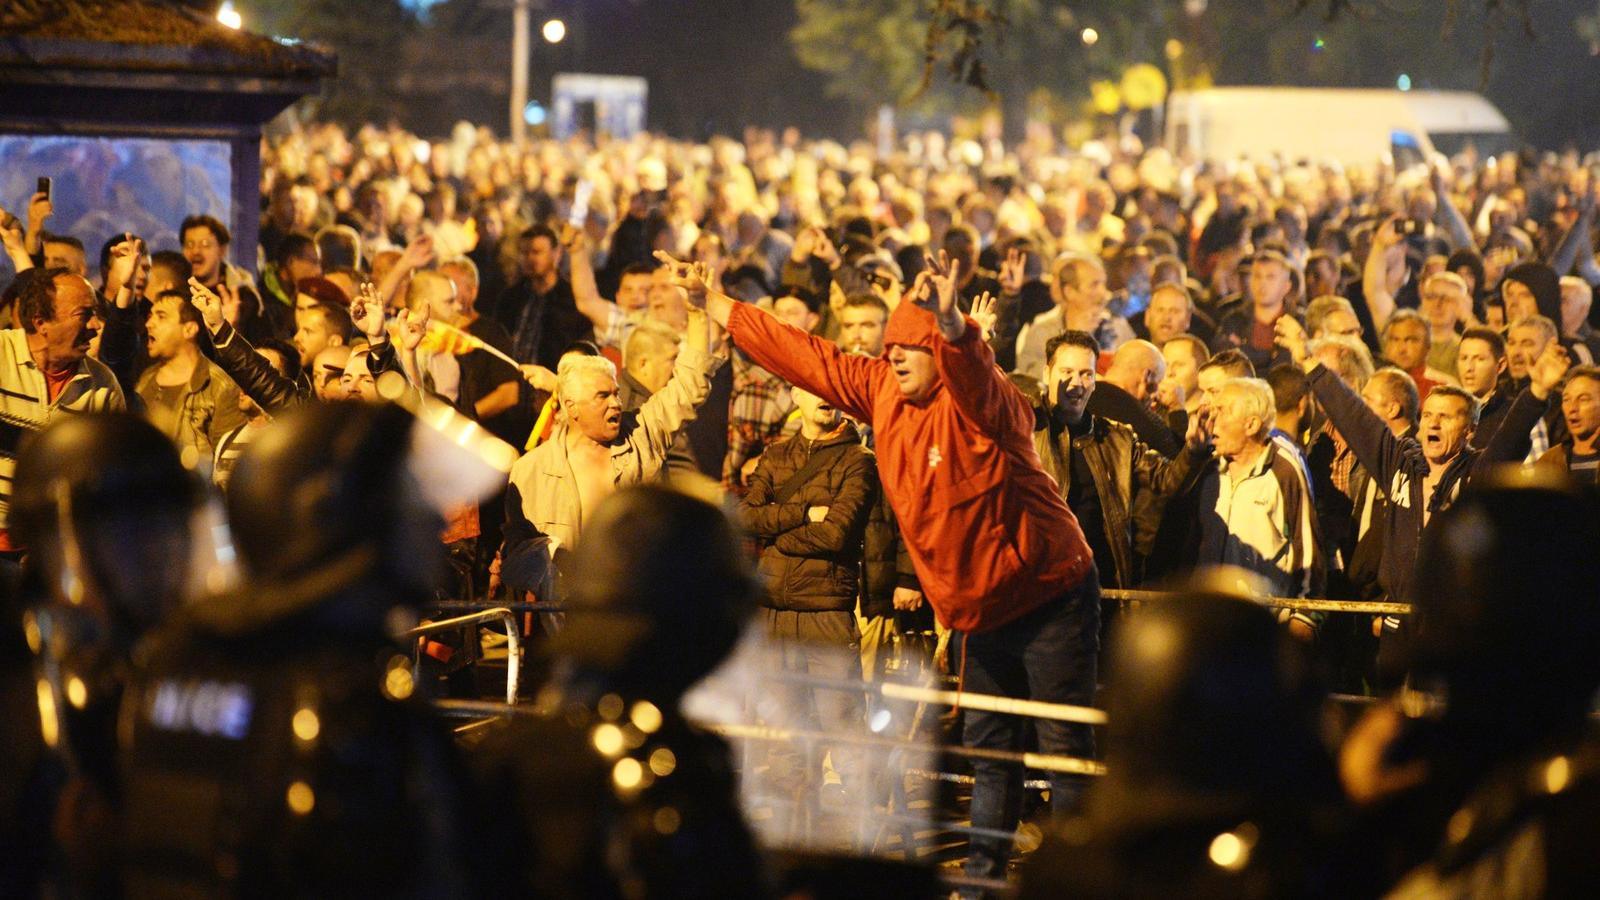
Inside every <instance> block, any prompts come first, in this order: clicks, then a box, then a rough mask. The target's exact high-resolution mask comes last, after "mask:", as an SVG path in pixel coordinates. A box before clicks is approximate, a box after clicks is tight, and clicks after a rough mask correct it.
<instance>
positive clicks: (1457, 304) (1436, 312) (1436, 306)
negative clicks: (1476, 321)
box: [1422, 282, 1466, 335]
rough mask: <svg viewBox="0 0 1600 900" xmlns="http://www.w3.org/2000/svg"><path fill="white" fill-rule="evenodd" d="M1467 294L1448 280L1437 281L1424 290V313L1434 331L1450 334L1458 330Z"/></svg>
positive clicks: (1435, 332) (1439, 333) (1440, 333)
mask: <svg viewBox="0 0 1600 900" xmlns="http://www.w3.org/2000/svg"><path fill="white" fill-rule="evenodd" d="M1465 303H1466V295H1465V294H1463V293H1462V292H1461V291H1459V290H1457V289H1456V287H1455V286H1454V285H1452V284H1449V283H1448V282H1436V283H1434V284H1432V285H1429V287H1428V289H1427V290H1426V291H1423V292H1422V315H1423V317H1424V318H1426V319H1427V320H1428V324H1429V325H1431V326H1433V333H1434V334H1437V335H1448V334H1451V333H1453V332H1454V331H1455V330H1456V322H1458V321H1459V320H1460V319H1461V310H1462V307H1463V306H1464V305H1465Z"/></svg>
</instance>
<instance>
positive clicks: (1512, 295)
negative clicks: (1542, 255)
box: [1500, 280, 1539, 322]
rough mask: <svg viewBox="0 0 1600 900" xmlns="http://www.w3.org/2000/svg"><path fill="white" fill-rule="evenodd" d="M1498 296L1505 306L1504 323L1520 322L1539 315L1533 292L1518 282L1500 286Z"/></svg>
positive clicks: (1537, 301)
mask: <svg viewBox="0 0 1600 900" xmlns="http://www.w3.org/2000/svg"><path fill="white" fill-rule="evenodd" d="M1500 296H1501V298H1502V299H1504V300H1505V304H1506V321H1507V322H1520V321H1522V320H1523V319H1526V318H1527V317H1529V316H1536V315H1538V314H1539V300H1538V298H1536V297H1534V296H1533V291H1530V290H1528V286H1527V285H1525V284H1523V283H1522V282H1520V281H1510V280H1507V281H1506V282H1504V283H1502V284H1501V285H1500Z"/></svg>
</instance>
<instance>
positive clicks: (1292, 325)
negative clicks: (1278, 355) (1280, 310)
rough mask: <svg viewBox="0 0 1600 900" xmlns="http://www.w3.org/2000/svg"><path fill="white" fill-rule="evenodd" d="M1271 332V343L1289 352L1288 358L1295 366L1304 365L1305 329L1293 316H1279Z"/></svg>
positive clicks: (1305, 357)
mask: <svg viewBox="0 0 1600 900" xmlns="http://www.w3.org/2000/svg"><path fill="white" fill-rule="evenodd" d="M1272 330H1273V332H1274V334H1275V337H1274V338H1273V340H1272V342H1273V343H1274V344H1277V345H1278V346H1279V347H1282V348H1283V349H1285V350H1287V351H1288V352H1289V358H1290V359H1292V360H1294V363H1295V365H1297V366H1304V365H1305V364H1306V359H1307V356H1306V327H1305V326H1304V325H1301V324H1300V320H1299V319H1296V318H1295V317H1294V316H1288V315H1285V316H1279V317H1278V321H1277V322H1275V323H1273V326H1272Z"/></svg>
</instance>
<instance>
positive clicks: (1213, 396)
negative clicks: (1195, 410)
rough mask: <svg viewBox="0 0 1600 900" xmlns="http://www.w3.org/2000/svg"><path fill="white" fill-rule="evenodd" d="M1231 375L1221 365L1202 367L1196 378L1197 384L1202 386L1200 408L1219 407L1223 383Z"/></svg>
mask: <svg viewBox="0 0 1600 900" xmlns="http://www.w3.org/2000/svg"><path fill="white" fill-rule="evenodd" d="M1229 377H1230V376H1229V375H1228V373H1227V372H1226V371H1224V370H1223V369H1222V367H1221V366H1217V367H1214V368H1210V369H1201V370H1200V374H1199V375H1198V376H1196V378H1195V384H1196V386H1197V387H1198V388H1200V408H1201V409H1202V410H1206V409H1211V410H1214V409H1216V408H1217V403H1218V401H1219V399H1220V398H1221V394H1222V383H1223V382H1224V381H1227V380H1228V378H1229Z"/></svg>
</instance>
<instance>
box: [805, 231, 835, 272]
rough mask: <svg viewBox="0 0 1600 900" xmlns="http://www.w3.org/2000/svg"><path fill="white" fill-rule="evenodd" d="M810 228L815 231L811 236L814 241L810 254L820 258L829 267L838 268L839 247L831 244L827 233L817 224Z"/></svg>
mask: <svg viewBox="0 0 1600 900" xmlns="http://www.w3.org/2000/svg"><path fill="white" fill-rule="evenodd" d="M811 230H812V231H813V232H815V234H814V235H813V238H812V240H813V242H814V243H813V247H812V251H811V255H812V256H815V257H816V258H817V259H820V260H822V261H823V262H824V263H825V264H827V266H828V268H829V269H837V268H839V263H840V259H839V248H837V247H835V246H834V245H833V241H832V240H831V239H830V238H829V237H828V233H827V232H826V231H823V230H822V229H821V228H820V227H817V226H812V229H811Z"/></svg>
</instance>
